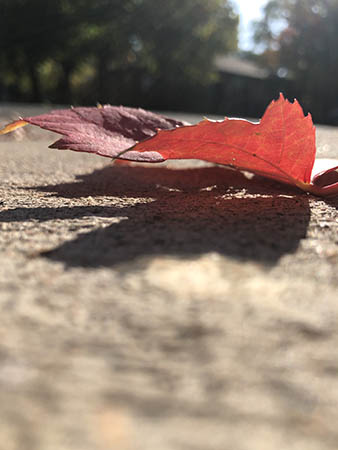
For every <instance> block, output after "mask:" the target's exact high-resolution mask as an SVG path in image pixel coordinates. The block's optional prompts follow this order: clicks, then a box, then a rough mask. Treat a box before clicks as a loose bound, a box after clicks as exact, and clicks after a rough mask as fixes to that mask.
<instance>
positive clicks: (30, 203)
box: [0, 105, 338, 450]
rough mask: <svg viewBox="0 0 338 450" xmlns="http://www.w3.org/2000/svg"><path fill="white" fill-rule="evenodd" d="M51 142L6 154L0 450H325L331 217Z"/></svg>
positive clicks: (333, 211)
mask: <svg viewBox="0 0 338 450" xmlns="http://www.w3.org/2000/svg"><path fill="white" fill-rule="evenodd" d="M40 110H42V109H41V108H39V107H36V108H35V109H32V108H31V109H29V110H28V109H27V107H23V106H20V105H16V106H11V105H7V106H3V107H2V108H1V109H0V121H1V122H2V123H4V122H6V121H8V119H11V118H15V117H17V115H16V112H17V113H19V114H21V115H25V114H34V113H37V112H39V111H40ZM178 118H180V116H179V115H178ZM186 118H187V117H186V116H185V117H184V119H186ZM191 120H196V117H192V118H191ZM54 137H55V136H52V133H46V132H43V131H40V130H39V129H33V128H31V129H30V130H29V129H28V127H27V129H26V128H25V129H22V130H18V131H17V132H15V134H14V136H11V137H7V136H1V137H0V152H1V160H0V173H1V182H0V189H1V198H0V201H1V210H0V227H1V234H0V252H1V253H0V254H1V265H0V307H1V319H0V449H1V450H228V449H229V450H277V449H278V450H284V449H288V450H289V449H290V450H291V449H292V450H301V449H302V450H303V449H304V450H326V449H332V450H336V449H337V445H338V444H337V443H338V428H337V423H338V353H337V352H338V350H337V349H338V295H337V294H338V271H337V267H338V232H337V231H338V214H337V208H338V199H331V200H323V199H320V198H316V197H313V196H309V195H307V194H304V193H302V192H300V191H298V190H296V189H290V188H287V187H285V186H283V185H280V184H278V183H275V182H270V181H266V180H263V179H262V178H258V177H254V178H251V179H249V178H247V177H245V176H244V175H242V174H240V173H237V172H233V171H229V170H225V169H223V168H221V167H215V166H212V165H208V164H204V163H198V162H194V161H192V162H188V163H181V164H177V163H174V162H173V163H171V164H169V165H157V166H151V167H149V166H137V167H128V166H112V165H111V163H110V161H109V160H108V159H104V158H100V157H97V156H93V155H87V154H80V153H75V152H69V151H58V150H50V149H47V146H48V144H50V143H51V142H52V141H53V139H54ZM337 146H338V129H336V128H329V127H318V152H319V154H321V155H322V156H327V157H338V150H337Z"/></svg>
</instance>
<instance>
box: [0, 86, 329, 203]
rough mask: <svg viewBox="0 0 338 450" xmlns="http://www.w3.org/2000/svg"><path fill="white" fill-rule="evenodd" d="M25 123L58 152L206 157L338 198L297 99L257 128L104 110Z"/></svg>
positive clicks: (274, 105) (271, 110) (278, 104)
mask: <svg viewBox="0 0 338 450" xmlns="http://www.w3.org/2000/svg"><path fill="white" fill-rule="evenodd" d="M27 123H30V124H33V125H38V126H40V127H41V128H44V129H47V130H51V131H55V132H57V133H60V134H62V135H63V138H62V139H60V140H58V141H56V142H55V143H54V144H53V145H51V147H52V148H58V149H72V150H76V151H84V152H91V153H97V154H99V155H102V156H107V157H112V158H119V159H125V160H129V161H140V162H161V161H164V160H168V159H201V160H204V161H210V162H213V163H218V164H222V165H226V166H230V167H233V168H237V169H239V170H247V171H250V172H252V173H255V174H259V175H263V176H266V177H269V178H273V179H275V180H278V181H281V182H283V183H287V184H291V185H296V186H298V187H299V188H301V189H303V190H304V191H308V192H311V193H314V194H317V195H333V194H337V193H338V160H316V161H315V153H316V144H315V128H314V126H313V123H312V119H311V115H310V114H309V115H307V116H304V114H303V111H302V108H301V107H300V105H299V104H298V102H297V101H296V100H295V101H294V102H293V103H290V102H289V101H288V100H286V99H284V97H283V95H282V94H281V95H280V97H279V99H278V100H277V101H272V102H271V103H270V105H269V106H268V108H267V110H266V111H265V113H264V115H263V117H262V119H261V121H260V122H259V123H253V122H249V121H247V120H243V119H231V118H225V119H224V120H222V121H211V120H208V119H205V120H203V121H202V122H200V123H198V124H197V125H184V124H183V123H182V122H178V121H175V120H173V119H169V118H166V117H163V116H160V115H158V114H154V113H151V112H148V111H144V110H142V109H134V108H124V107H113V106H104V107H102V108H73V109H68V110H57V111H52V112H51V113H48V114H42V115H39V116H35V117H25V118H23V119H20V120H18V121H16V122H13V123H11V124H9V125H7V126H6V127H5V128H4V129H3V130H2V131H0V134H5V133H8V132H10V131H13V130H14V129H16V128H18V127H20V126H23V125H26V124H27Z"/></svg>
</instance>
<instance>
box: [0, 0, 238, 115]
mask: <svg viewBox="0 0 338 450" xmlns="http://www.w3.org/2000/svg"><path fill="white" fill-rule="evenodd" d="M237 25H238V17H237V16H236V14H235V13H234V11H233V8H232V6H231V4H230V2H228V1H224V0H208V1H205V0H194V1H191V0H156V1H155V0H95V1H94V0H0V100H8V101H13V100H16V101H29V102H52V103H66V104H69V103H71V104H74V105H76V104H95V103H96V102H102V103H107V102H109V103H113V104H126V105H142V106H144V107H149V108H157V109H180V108H183V109H187V108H190V109H196V108H197V109H198V108H201V106H202V107H203V102H204V101H205V99H204V96H206V95H207V92H208V90H207V89H205V87H206V86H208V84H209V83H210V82H211V81H212V80H213V77H215V72H214V70H213V64H212V63H213V58H214V56H215V54H217V53H226V52H228V51H233V50H236V48H237Z"/></svg>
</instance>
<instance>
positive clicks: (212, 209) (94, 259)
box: [0, 166, 310, 268]
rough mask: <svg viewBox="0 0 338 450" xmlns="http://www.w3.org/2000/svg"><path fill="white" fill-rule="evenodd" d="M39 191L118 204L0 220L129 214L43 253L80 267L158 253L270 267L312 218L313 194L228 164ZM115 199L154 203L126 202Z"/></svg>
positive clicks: (94, 177)
mask: <svg viewBox="0 0 338 450" xmlns="http://www.w3.org/2000/svg"><path fill="white" fill-rule="evenodd" d="M34 189H37V190H39V191H43V192H49V193H52V195H56V196H58V197H63V198H81V197H86V196H91V197H99V196H104V197H107V196H110V197H112V206H99V205H98V206H74V207H61V208H31V209H29V208H27V209H24V211H16V214H15V211H12V215H11V212H9V211H7V216H6V214H4V213H1V214H0V221H1V220H2V221H6V220H7V221H10V220H29V219H37V220H39V221H44V220H51V219H55V218H58V219H64V220H66V219H72V218H79V217H85V216H88V215H91V216H95V217H106V218H118V217H121V216H123V218H124V219H125V220H120V221H118V220H116V221H115V223H111V225H109V226H107V227H100V228H98V229H95V230H93V231H89V232H88V233H82V234H80V235H78V236H77V237H76V238H75V239H73V240H71V241H67V242H65V243H63V244H62V245H60V246H59V247H57V248H55V249H53V250H51V251H48V252H45V253H43V254H42V256H45V257H47V258H49V259H50V260H54V261H61V262H63V263H65V264H66V265H68V266H73V267H93V268H94V267H102V266H106V267H112V266H120V265H123V264H126V263H129V262H131V261H134V262H135V261H139V263H140V264H145V263H146V261H145V260H146V259H147V258H148V257H150V256H154V255H174V256H175V257H183V258H195V257H198V256H200V255H202V254H205V253H210V252H215V253H218V254H221V255H226V256H230V257H232V258H235V259H237V260H251V261H256V262H259V263H261V264H263V265H265V266H271V265H274V264H275V263H276V262H277V261H278V260H279V259H280V257H281V256H283V255H284V254H287V253H292V252H295V251H296V249H297V247H298V245H299V242H300V240H301V239H303V238H304V237H305V236H306V232H307V227H308V223H309V220H310V207H309V198H308V196H307V195H305V194H302V193H299V191H297V190H296V189H292V188H288V187H284V186H281V185H280V184H278V183H274V182H272V181H271V182H270V181H267V180H264V182H262V180H260V179H259V178H257V177H255V178H253V179H251V180H250V179H248V178H247V177H245V176H244V175H243V174H241V173H239V172H235V171H229V170H225V169H223V168H221V167H198V168H192V169H168V168H165V167H151V168H149V167H123V166H122V167H119V166H117V167H111V166H109V167H105V168H103V169H100V170H96V171H94V172H93V173H91V174H85V175H81V176H78V177H77V180H76V181H75V182H72V183H61V184H57V185H48V186H39V187H36V188H34ZM114 197H118V198H124V199H133V198H140V197H141V198H147V199H150V200H149V201H148V202H146V203H133V202H127V206H123V205H122V207H121V206H119V205H118V204H116V202H115V203H114V201H113V200H114Z"/></svg>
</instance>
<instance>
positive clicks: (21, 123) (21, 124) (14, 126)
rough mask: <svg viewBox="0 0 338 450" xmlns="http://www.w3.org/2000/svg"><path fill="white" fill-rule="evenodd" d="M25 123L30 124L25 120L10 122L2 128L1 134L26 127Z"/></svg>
mask: <svg viewBox="0 0 338 450" xmlns="http://www.w3.org/2000/svg"><path fill="white" fill-rule="evenodd" d="M25 125H28V122H26V121H25V120H22V119H20V120H16V121H15V122H12V123H9V124H8V125H6V126H5V127H4V128H2V129H1V130H0V134H7V133H11V132H12V131H14V130H16V129H18V128H21V127H24V126H25Z"/></svg>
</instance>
